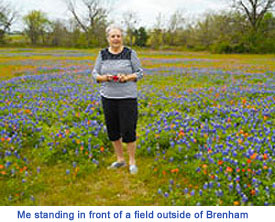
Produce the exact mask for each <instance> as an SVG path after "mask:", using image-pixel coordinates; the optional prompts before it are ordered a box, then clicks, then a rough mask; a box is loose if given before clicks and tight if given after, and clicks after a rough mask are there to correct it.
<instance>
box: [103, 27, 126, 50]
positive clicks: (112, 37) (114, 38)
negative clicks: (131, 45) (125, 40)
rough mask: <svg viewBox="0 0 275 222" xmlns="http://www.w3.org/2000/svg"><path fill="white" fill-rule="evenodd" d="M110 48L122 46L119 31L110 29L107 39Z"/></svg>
mask: <svg viewBox="0 0 275 222" xmlns="http://www.w3.org/2000/svg"><path fill="white" fill-rule="evenodd" d="M107 40H108V42H109V45H110V47H112V48H120V47H121V46H122V34H121V31H120V30H119V29H111V31H110V32H109V35H108V37H107Z"/></svg>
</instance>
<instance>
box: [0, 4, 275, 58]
mask: <svg viewBox="0 0 275 222" xmlns="http://www.w3.org/2000/svg"><path fill="white" fill-rule="evenodd" d="M64 1H65V3H66V5H67V10H68V12H69V13H70V15H71V17H70V18H69V19H67V20H60V19H59V20H50V19H49V18H48V16H47V14H45V13H44V12H42V11H39V10H33V11H30V12H29V13H28V14H26V15H23V16H21V19H22V21H23V24H24V30H22V31H20V33H17V34H19V37H18V35H16V36H17V37H15V36H14V35H12V34H11V33H10V32H9V30H10V28H11V26H12V25H13V24H14V23H15V22H16V21H18V18H19V17H20V16H19V14H18V12H16V11H15V10H14V9H13V7H12V6H11V5H10V4H9V3H7V2H4V1H0V44H1V45H5V46H7V45H16V46H26V45H27V46H53V47H75V48H95V47H103V46H106V44H107V42H106V34H105V29H106V27H107V26H108V24H110V23H112V21H111V20H109V19H108V15H109V13H110V10H111V9H110V7H109V6H108V5H106V4H105V3H106V2H104V1H99V0H80V1H74V0H64ZM76 2H77V3H78V5H77V4H76ZM229 2H230V8H229V9H228V10H226V11H225V10H224V11H220V12H212V13H211V12H209V13H206V14H204V15H203V16H201V17H200V18H199V19H196V20H193V21H191V20H190V18H189V19H188V18H187V17H185V15H184V12H183V11H182V10H177V11H175V12H174V13H173V14H172V15H171V16H170V17H169V18H164V16H163V15H162V14H159V15H158V16H157V17H156V19H155V24H154V26H153V27H151V28H145V27H139V26H138V23H139V18H138V16H137V14H136V13H135V12H134V11H128V12H125V13H123V15H122V19H121V21H120V23H121V25H123V27H125V30H126V31H125V42H126V44H127V45H130V46H136V47H148V48H153V49H167V48H178V49H190V50H209V51H212V52H215V53H274V52H275V16H274V8H275V0H230V1H229ZM80 3H81V4H80ZM79 9H81V11H80V10H79Z"/></svg>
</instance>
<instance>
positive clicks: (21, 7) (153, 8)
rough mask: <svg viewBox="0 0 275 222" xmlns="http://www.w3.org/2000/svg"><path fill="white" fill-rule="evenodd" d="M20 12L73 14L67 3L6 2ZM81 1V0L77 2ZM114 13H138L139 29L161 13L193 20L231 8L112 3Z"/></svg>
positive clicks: (186, 1) (203, 2) (210, 0)
mask: <svg viewBox="0 0 275 222" xmlns="http://www.w3.org/2000/svg"><path fill="white" fill-rule="evenodd" d="M4 1H5V2H10V4H11V5H12V6H13V7H14V8H15V9H16V10H17V11H18V12H19V14H20V16H24V15H26V14H27V13H28V12H29V11H31V10H41V11H43V12H45V13H46V14H47V16H48V18H50V19H57V18H59V19H68V18H69V17H70V16H71V15H70V13H69V12H68V11H67V8H66V4H65V3H64V0H4ZM75 1H76V2H81V1H82V0H75ZM109 2H110V5H111V7H112V11H111V13H110V14H109V19H112V20H114V21H116V22H120V21H121V17H122V16H121V15H122V14H123V12H126V11H129V10H130V11H134V12H136V14H137V16H138V19H139V22H138V26H145V27H147V28H148V27H152V26H153V25H154V24H155V23H156V17H157V15H158V14H159V13H162V14H163V15H164V19H166V20H168V19H169V17H170V16H171V14H172V13H173V12H175V11H176V10H178V9H180V10H182V11H183V14H184V16H185V17H188V18H194V17H198V16H199V15H200V14H202V13H205V12H206V11H218V10H221V9H226V7H228V3H226V2H228V1H226V0H109ZM20 20H21V19H18V22H17V23H16V24H14V25H13V26H12V30H22V27H23V25H22V22H20Z"/></svg>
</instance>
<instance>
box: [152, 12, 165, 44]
mask: <svg viewBox="0 0 275 222" xmlns="http://www.w3.org/2000/svg"><path fill="white" fill-rule="evenodd" d="M164 27H165V24H164V15H163V14H161V13H159V14H158V15H157V17H156V23H155V25H154V28H153V30H152V31H151V32H150V38H149V41H150V45H151V47H152V48H155V49H157V48H159V47H160V46H161V45H163V35H164V32H165V28H164Z"/></svg>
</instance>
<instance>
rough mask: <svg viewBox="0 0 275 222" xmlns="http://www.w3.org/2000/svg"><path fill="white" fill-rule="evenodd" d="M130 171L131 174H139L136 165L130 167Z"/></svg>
mask: <svg viewBox="0 0 275 222" xmlns="http://www.w3.org/2000/svg"><path fill="white" fill-rule="evenodd" d="M129 171H130V174H137V172H138V168H137V166H136V165H130V167H129Z"/></svg>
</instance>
